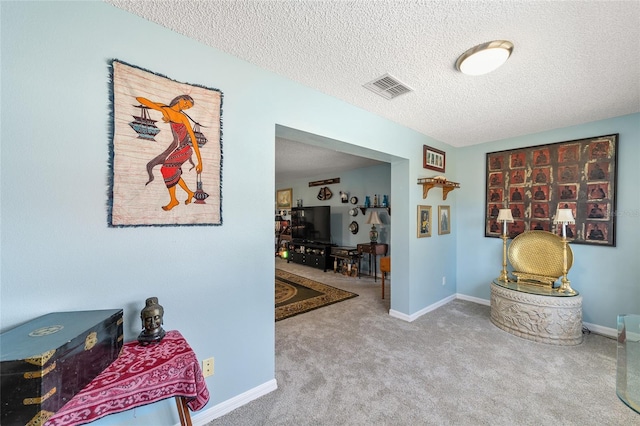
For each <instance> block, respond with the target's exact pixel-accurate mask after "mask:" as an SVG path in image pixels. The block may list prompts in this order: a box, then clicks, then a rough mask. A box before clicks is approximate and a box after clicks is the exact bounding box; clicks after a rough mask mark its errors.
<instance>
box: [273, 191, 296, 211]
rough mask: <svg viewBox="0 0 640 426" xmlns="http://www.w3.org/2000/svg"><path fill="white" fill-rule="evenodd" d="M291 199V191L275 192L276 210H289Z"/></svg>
mask: <svg viewBox="0 0 640 426" xmlns="http://www.w3.org/2000/svg"><path fill="white" fill-rule="evenodd" d="M292 199H293V189H292V188H287V189H278V190H277V191H276V208H278V209H290V208H291V200H292Z"/></svg>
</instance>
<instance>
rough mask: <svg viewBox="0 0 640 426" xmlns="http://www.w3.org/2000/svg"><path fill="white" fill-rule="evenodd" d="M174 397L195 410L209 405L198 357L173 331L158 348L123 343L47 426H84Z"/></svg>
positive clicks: (134, 343) (182, 338) (207, 392)
mask: <svg viewBox="0 0 640 426" xmlns="http://www.w3.org/2000/svg"><path fill="white" fill-rule="evenodd" d="M172 397H184V398H185V399H186V400H187V405H188V406H189V408H190V409H191V410H192V411H197V410H199V409H201V408H202V407H204V406H205V405H206V404H207V402H208V401H209V391H208V389H207V385H206V383H205V380H204V377H203V376H202V371H201V370H200V364H199V363H198V359H197V358H196V354H195V353H194V352H193V350H192V349H191V347H190V346H189V344H188V343H187V341H186V340H185V339H184V337H182V335H181V334H180V332H178V331H175V330H174V331H168V332H167V334H166V336H165V337H164V338H163V339H162V341H161V342H160V343H158V344H155V345H149V346H140V345H138V342H137V341H136V342H129V343H125V345H124V346H123V348H122V353H121V354H120V356H119V357H118V359H116V360H115V361H114V362H113V363H112V364H111V365H110V366H109V367H107V368H106V369H105V370H104V371H103V372H102V373H100V374H99V375H98V376H97V377H96V378H95V379H93V381H92V382H91V383H89V384H88V385H87V386H85V388H84V389H82V391H80V392H79V393H78V394H77V395H76V396H74V397H73V398H72V399H71V401H69V402H68V403H66V404H65V405H64V406H63V407H62V408H61V409H60V410H59V411H58V412H57V413H56V414H54V415H53V416H52V417H51V418H50V419H49V420H48V421H47V422H46V423H45V425H46V426H54V425H55V426H58V425H80V424H84V423H89V422H92V421H94V420H97V419H99V418H102V417H104V416H106V415H109V414H114V413H119V412H122V411H126V410H130V409H132V408H136V407H140V406H142V405H147V404H151V403H154V402H157V401H160V400H162V399H166V398H172Z"/></svg>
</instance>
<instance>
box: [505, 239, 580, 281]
mask: <svg viewBox="0 0 640 426" xmlns="http://www.w3.org/2000/svg"><path fill="white" fill-rule="evenodd" d="M509 262H510V263H511V266H512V267H513V271H514V272H513V273H514V275H516V276H518V278H520V275H521V276H524V277H529V276H531V278H533V279H534V280H536V279H539V280H542V281H547V280H545V279H544V278H548V279H549V281H551V282H553V281H555V280H557V279H558V278H559V277H561V276H562V272H563V271H562V269H563V263H564V254H563V247H562V238H560V237H559V236H558V235H556V234H552V233H551V232H547V231H527V232H523V233H522V234H520V235H518V236H516V237H515V238H514V239H513V241H512V242H511V244H510V246H509ZM572 265H573V251H572V250H571V246H569V245H568V244H567V271H569V269H571V266H572ZM519 273H520V274H519Z"/></svg>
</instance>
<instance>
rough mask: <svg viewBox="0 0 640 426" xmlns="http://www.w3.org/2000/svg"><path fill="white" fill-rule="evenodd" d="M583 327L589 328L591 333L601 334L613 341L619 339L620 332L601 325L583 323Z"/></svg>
mask: <svg viewBox="0 0 640 426" xmlns="http://www.w3.org/2000/svg"><path fill="white" fill-rule="evenodd" d="M582 325H584V326H585V327H587V328H588V329H589V331H591V332H592V333H595V334H601V335H603V336H606V337H610V338H612V339H617V338H618V330H617V329H615V328H609V327H603V326H601V325H598V324H591V323H588V322H583V323H582Z"/></svg>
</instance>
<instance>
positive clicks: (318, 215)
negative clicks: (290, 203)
mask: <svg viewBox="0 0 640 426" xmlns="http://www.w3.org/2000/svg"><path fill="white" fill-rule="evenodd" d="M291 238H292V239H294V240H297V241H302V242H310V243H326V244H331V207H329V206H314V207H293V208H292V209H291Z"/></svg>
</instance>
